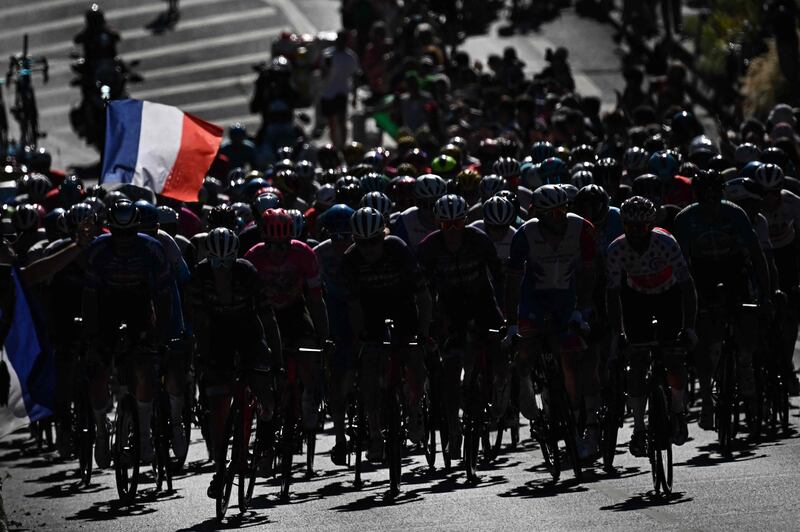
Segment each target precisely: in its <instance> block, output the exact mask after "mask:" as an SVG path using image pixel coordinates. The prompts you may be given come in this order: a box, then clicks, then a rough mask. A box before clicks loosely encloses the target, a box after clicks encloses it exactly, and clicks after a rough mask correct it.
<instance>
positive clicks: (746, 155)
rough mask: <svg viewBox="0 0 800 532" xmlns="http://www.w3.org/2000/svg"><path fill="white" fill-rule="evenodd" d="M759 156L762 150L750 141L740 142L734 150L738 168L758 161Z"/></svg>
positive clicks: (734, 158)
mask: <svg viewBox="0 0 800 532" xmlns="http://www.w3.org/2000/svg"><path fill="white" fill-rule="evenodd" d="M759 157H761V150H759V149H758V146H756V145H755V144H752V143H750V142H743V143H742V144H739V145H738V146H736V150H734V152H733V160H734V161H735V162H736V167H737V168H742V167H743V166H744V165H746V164H747V163H751V162H753V161H757V160H758V159H759Z"/></svg>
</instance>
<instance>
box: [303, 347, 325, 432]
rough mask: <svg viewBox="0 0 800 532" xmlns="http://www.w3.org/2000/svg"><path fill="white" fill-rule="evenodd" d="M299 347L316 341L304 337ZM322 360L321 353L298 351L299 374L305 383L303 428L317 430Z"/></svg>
mask: <svg viewBox="0 0 800 532" xmlns="http://www.w3.org/2000/svg"><path fill="white" fill-rule="evenodd" d="M297 345H298V347H304V348H313V347H314V342H313V340H311V339H309V338H304V339H302V340H300V341H299V342H298V343H297ZM321 363H322V361H321V360H320V355H319V353H316V352H314V353H310V352H298V353H297V374H298V377H299V378H300V382H302V383H303V396H302V400H301V404H302V412H303V429H304V430H306V431H308V432H316V430H317V421H318V417H319V399H320V398H319V395H320V390H319V380H320V375H319V372H320V367H321Z"/></svg>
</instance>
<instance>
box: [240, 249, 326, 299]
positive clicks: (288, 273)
mask: <svg viewBox="0 0 800 532" xmlns="http://www.w3.org/2000/svg"><path fill="white" fill-rule="evenodd" d="M244 258H245V259H246V260H248V261H250V262H251V263H252V264H253V266H255V267H256V270H258V274H259V277H260V278H261V282H262V283H263V284H264V288H265V290H264V297H265V298H266V299H267V303H269V305H271V306H272V307H274V308H275V309H282V308H285V307H289V306H290V305H293V304H295V303H303V302H304V301H305V297H304V293H303V289H304V288H305V287H308V288H309V290H311V291H313V292H316V293H317V294H319V293H321V289H322V288H321V287H322V281H321V280H320V277H319V265H318V264H317V257H316V256H315V255H314V252H313V251H312V250H311V248H310V247H308V245H307V244H304V243H303V242H300V241H299V240H292V241H291V246H290V247H289V253H288V255H287V256H286V259H285V260H284V261H283V262H282V263H280V264H276V263H274V262H272V261H271V260H270V258H269V253H268V251H267V246H266V244H264V243H263V242H262V243H259V244H256V245H255V246H253V248H252V249H250V251H248V252H247V253H246V254H245V256H244Z"/></svg>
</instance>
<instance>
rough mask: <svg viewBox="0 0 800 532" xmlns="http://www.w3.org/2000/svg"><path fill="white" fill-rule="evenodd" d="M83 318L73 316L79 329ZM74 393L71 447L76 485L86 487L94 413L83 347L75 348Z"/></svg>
mask: <svg viewBox="0 0 800 532" xmlns="http://www.w3.org/2000/svg"><path fill="white" fill-rule="evenodd" d="M82 323H83V320H82V319H81V318H80V317H77V318H75V326H76V328H78V329H80V327H81V326H82ZM77 354H78V357H77V361H76V364H75V375H77V376H78V377H77V379H76V386H75V393H74V397H73V399H72V403H73V405H72V416H71V423H72V439H73V446H72V447H73V449H74V450H75V453H76V454H77V455H78V476H79V482H78V486H81V485H82V486H86V487H88V486H89V484H90V483H91V481H92V467H93V462H92V451H93V450H94V437H95V427H94V415H93V413H92V404H91V401H90V400H89V377H88V360H87V353H86V350H85V349H78V350H77Z"/></svg>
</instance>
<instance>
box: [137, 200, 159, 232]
mask: <svg viewBox="0 0 800 532" xmlns="http://www.w3.org/2000/svg"><path fill="white" fill-rule="evenodd" d="M134 205H135V206H136V210H138V211H139V230H140V231H142V232H145V231H154V230H155V229H156V228H157V226H158V209H157V208H156V206H155V205H153V204H152V203H150V202H148V201H145V200H137V201H136V202H135V203H134Z"/></svg>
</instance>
